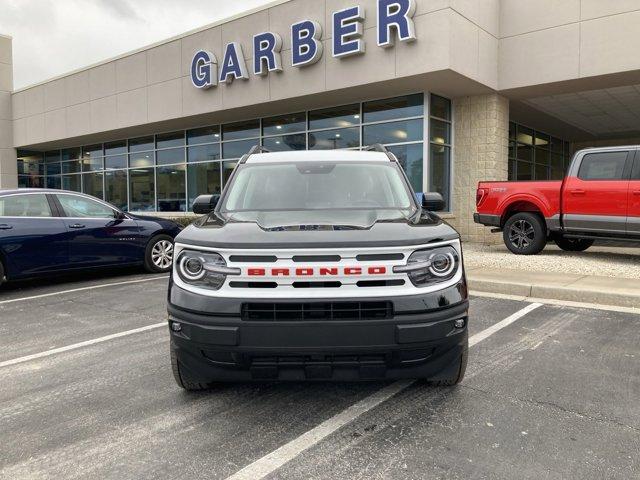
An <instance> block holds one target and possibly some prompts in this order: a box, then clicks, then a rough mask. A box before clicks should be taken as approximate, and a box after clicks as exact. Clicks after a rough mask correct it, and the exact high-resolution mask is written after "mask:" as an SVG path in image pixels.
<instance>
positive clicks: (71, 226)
mask: <svg viewBox="0 0 640 480" xmlns="http://www.w3.org/2000/svg"><path fill="white" fill-rule="evenodd" d="M84 227H85V226H84V225H81V224H79V223H74V224H73V225H69V228H84Z"/></svg>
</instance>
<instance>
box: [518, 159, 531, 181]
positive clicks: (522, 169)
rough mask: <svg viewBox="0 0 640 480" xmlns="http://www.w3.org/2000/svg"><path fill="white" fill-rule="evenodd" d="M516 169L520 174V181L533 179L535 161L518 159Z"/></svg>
mask: <svg viewBox="0 0 640 480" xmlns="http://www.w3.org/2000/svg"><path fill="white" fill-rule="evenodd" d="M516 171H517V175H518V178H517V180H518V181H529V180H533V163H529V162H523V161H521V160H518V162H517V164H516Z"/></svg>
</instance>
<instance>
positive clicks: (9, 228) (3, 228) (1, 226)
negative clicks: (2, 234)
mask: <svg viewBox="0 0 640 480" xmlns="http://www.w3.org/2000/svg"><path fill="white" fill-rule="evenodd" d="M12 228H13V225H7V224H6V223H3V224H0V230H11V229H12Z"/></svg>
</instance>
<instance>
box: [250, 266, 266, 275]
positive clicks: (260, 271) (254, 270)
mask: <svg viewBox="0 0 640 480" xmlns="http://www.w3.org/2000/svg"><path fill="white" fill-rule="evenodd" d="M247 275H249V276H250V277H263V276H265V275H266V272H265V270H264V268H250V269H249V270H247Z"/></svg>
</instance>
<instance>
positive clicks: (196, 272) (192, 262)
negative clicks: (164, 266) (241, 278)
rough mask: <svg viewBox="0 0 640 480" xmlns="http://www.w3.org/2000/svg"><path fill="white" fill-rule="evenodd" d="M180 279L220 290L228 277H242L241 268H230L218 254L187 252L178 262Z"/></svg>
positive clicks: (181, 255) (177, 267) (191, 283)
mask: <svg viewBox="0 0 640 480" xmlns="http://www.w3.org/2000/svg"><path fill="white" fill-rule="evenodd" d="M176 271H177V272H178V275H179V277H180V279H181V280H182V281H183V282H185V283H188V284H190V285H195V286H199V287H205V288H210V289H212V290H218V289H219V288H220V287H222V285H223V284H224V281H225V280H226V279H227V276H228V275H240V269H239V268H229V267H227V263H226V262H225V261H224V258H222V257H221V256H220V255H218V254H217V253H205V252H197V251H193V250H185V251H183V252H182V253H180V256H179V257H178V261H177V262H176Z"/></svg>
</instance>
